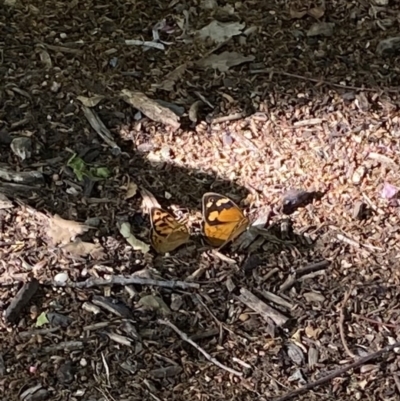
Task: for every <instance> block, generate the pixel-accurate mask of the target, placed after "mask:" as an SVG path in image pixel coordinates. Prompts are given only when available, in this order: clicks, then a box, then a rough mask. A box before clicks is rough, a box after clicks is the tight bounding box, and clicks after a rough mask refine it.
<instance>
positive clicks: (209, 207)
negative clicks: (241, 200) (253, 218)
mask: <svg viewBox="0 0 400 401" xmlns="http://www.w3.org/2000/svg"><path fill="white" fill-rule="evenodd" d="M202 204H203V205H202V206H203V233H204V236H205V237H206V238H207V241H208V242H209V243H210V245H212V246H215V247H218V248H221V247H222V246H224V245H226V244H227V243H228V242H230V241H232V240H234V239H235V238H236V237H238V236H239V235H240V234H242V233H243V232H244V231H245V230H246V229H247V227H248V225H249V219H248V218H247V217H246V216H245V215H244V214H243V212H242V210H241V209H240V208H239V206H238V205H237V204H236V203H235V202H234V201H233V200H232V199H229V198H227V197H226V196H224V195H220V194H217V193H214V192H208V193H206V194H204V195H203V201H202Z"/></svg>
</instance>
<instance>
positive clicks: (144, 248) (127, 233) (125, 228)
mask: <svg viewBox="0 0 400 401" xmlns="http://www.w3.org/2000/svg"><path fill="white" fill-rule="evenodd" d="M118 229H119V232H120V233H121V235H122V236H123V237H124V238H125V240H126V242H127V243H128V244H129V245H130V246H131V247H132V248H133V250H134V251H141V252H142V253H144V254H146V253H148V252H149V250H150V245H148V244H146V243H144V242H143V241H141V240H139V239H137V238H136V237H135V236H134V235H133V234H132V232H131V226H130V224H129V223H122V224H121V225H120V226H119V227H118Z"/></svg>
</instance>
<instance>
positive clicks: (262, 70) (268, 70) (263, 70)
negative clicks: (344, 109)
mask: <svg viewBox="0 0 400 401" xmlns="http://www.w3.org/2000/svg"><path fill="white" fill-rule="evenodd" d="M264 73H267V74H270V75H271V74H272V75H273V74H277V75H284V76H287V77H291V78H296V79H301V80H303V81H309V82H314V83H316V84H324V85H329V86H333V87H335V88H340V89H346V90H354V91H364V92H376V89H374V88H364V87H359V86H352V85H342V84H337V83H335V82H332V81H327V80H324V79H316V78H311V77H306V76H304V75H298V74H291V73H289V72H285V71H279V70H274V69H271V68H260V69H255V70H250V74H264ZM383 90H384V91H385V92H387V93H399V89H391V88H385V89H383Z"/></svg>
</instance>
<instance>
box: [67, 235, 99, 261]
mask: <svg viewBox="0 0 400 401" xmlns="http://www.w3.org/2000/svg"><path fill="white" fill-rule="evenodd" d="M62 250H63V251H65V252H67V253H70V254H71V255H72V256H80V257H84V256H87V255H90V256H91V257H92V258H93V259H103V258H104V257H105V253H104V250H103V247H102V246H101V245H100V244H92V243H91V242H84V241H81V240H79V239H78V240H76V241H74V242H71V243H69V244H67V245H65V246H63V247H62Z"/></svg>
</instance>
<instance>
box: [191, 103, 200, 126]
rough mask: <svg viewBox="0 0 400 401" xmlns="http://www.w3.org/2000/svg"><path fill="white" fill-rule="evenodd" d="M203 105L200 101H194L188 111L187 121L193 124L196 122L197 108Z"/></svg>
mask: <svg viewBox="0 0 400 401" xmlns="http://www.w3.org/2000/svg"><path fill="white" fill-rule="evenodd" d="M202 104H203V102H202V101H201V100H196V101H195V102H194V103H193V104H192V105H191V106H190V109H189V120H190V121H191V122H193V123H195V122H197V119H198V116H197V114H198V111H199V107H200V106H201V105H202Z"/></svg>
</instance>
